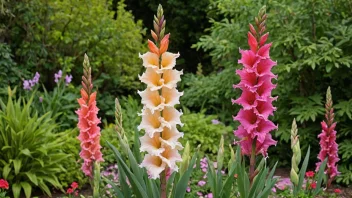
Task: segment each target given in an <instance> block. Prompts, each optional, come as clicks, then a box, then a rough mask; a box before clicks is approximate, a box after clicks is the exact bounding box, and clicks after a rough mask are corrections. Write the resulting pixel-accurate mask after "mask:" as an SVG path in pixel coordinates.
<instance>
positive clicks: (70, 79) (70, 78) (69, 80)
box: [65, 74, 72, 86]
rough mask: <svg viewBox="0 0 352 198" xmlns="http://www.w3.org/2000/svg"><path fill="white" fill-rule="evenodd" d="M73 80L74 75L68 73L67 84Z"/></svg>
mask: <svg viewBox="0 0 352 198" xmlns="http://www.w3.org/2000/svg"><path fill="white" fill-rule="evenodd" d="M71 81H72V75H71V74H69V75H66V76H65V83H66V86H67V85H68V84H70V82H71Z"/></svg>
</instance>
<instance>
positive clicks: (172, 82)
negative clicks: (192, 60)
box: [163, 69, 183, 89]
mask: <svg viewBox="0 0 352 198" xmlns="http://www.w3.org/2000/svg"><path fill="white" fill-rule="evenodd" d="M182 74H183V71H177V70H176V69H168V70H165V71H164V73H163V79H164V86H166V87H167V88H169V89H172V88H174V87H176V86H177V83H178V82H179V81H181V75H182Z"/></svg>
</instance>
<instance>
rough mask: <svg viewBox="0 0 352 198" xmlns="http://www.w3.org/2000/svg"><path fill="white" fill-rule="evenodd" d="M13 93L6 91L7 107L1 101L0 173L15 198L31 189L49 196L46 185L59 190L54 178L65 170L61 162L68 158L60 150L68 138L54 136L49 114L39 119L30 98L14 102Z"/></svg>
mask: <svg viewBox="0 0 352 198" xmlns="http://www.w3.org/2000/svg"><path fill="white" fill-rule="evenodd" d="M14 94H15V90H13V91H12V90H11V89H10V88H8V101H7V104H5V103H4V102H3V101H2V100H0V105H1V111H0V145H1V152H0V163H1V166H0V174H1V175H2V177H3V178H5V179H6V180H8V181H9V183H10V186H11V187H12V192H13V196H14V197H15V198H18V197H20V193H21V190H22V189H23V190H24V193H25V195H26V197H31V192H32V188H33V187H39V188H40V189H41V190H43V191H44V192H45V193H46V194H48V195H51V193H50V190H49V187H48V185H52V186H54V187H56V188H60V189H62V187H61V185H60V183H59V181H58V177H57V176H58V174H59V173H61V172H63V171H65V169H64V167H63V162H64V161H65V160H67V158H68V157H69V155H67V154H66V153H64V152H63V151H62V149H61V148H62V147H63V145H65V143H66V142H65V141H66V136H67V135H66V134H64V133H54V130H55V129H56V127H57V125H56V124H55V122H54V121H53V120H52V119H51V117H50V113H47V114H45V115H43V116H38V114H37V113H36V112H35V111H34V110H33V109H32V108H31V103H32V100H33V96H32V97H31V98H30V99H29V100H28V101H26V100H25V99H24V98H19V99H18V100H16V99H14V98H13V95H14Z"/></svg>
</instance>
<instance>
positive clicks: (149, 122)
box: [138, 108, 165, 137]
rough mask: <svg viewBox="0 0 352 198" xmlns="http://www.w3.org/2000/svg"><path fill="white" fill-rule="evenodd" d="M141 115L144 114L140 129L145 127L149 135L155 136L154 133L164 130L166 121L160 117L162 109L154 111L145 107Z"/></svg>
mask: <svg viewBox="0 0 352 198" xmlns="http://www.w3.org/2000/svg"><path fill="white" fill-rule="evenodd" d="M140 115H141V116H142V122H141V124H140V125H139V126H138V130H142V129H144V131H145V132H146V133H147V134H148V135H149V137H153V136H154V133H160V132H162V131H163V128H164V123H165V121H163V118H161V117H160V111H154V113H152V112H151V111H150V109H148V108H145V109H143V111H142V113H141V114H140Z"/></svg>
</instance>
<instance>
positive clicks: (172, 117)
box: [163, 107, 183, 128]
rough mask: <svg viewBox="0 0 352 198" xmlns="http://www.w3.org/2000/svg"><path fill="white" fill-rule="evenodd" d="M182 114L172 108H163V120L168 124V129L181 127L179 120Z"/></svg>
mask: <svg viewBox="0 0 352 198" xmlns="http://www.w3.org/2000/svg"><path fill="white" fill-rule="evenodd" d="M182 114H183V113H182V112H179V111H177V110H176V109H175V108H174V107H165V108H164V110H163V118H164V120H165V121H166V122H167V123H168V127H169V128H171V126H174V125H177V124H178V125H180V126H181V127H182V126H183V124H182V122H181V119H180V117H181V115H182Z"/></svg>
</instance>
